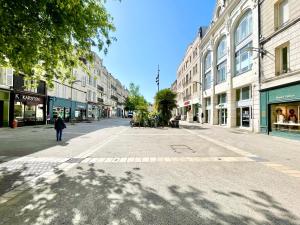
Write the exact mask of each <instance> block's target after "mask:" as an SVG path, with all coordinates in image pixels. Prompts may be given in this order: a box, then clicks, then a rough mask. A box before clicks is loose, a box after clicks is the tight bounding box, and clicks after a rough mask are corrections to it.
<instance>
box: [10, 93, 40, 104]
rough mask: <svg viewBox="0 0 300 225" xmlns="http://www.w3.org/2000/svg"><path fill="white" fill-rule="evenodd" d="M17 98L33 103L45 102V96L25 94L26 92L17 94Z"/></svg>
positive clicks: (17, 99) (20, 100)
mask: <svg viewBox="0 0 300 225" xmlns="http://www.w3.org/2000/svg"><path fill="white" fill-rule="evenodd" d="M15 100H16V101H17V102H27V103H33V104H41V103H43V102H44V100H43V98H41V97H37V96H32V95H24V94H16V95H15Z"/></svg>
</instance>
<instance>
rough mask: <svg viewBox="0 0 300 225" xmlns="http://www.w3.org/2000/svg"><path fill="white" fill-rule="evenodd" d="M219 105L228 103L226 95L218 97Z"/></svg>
mask: <svg viewBox="0 0 300 225" xmlns="http://www.w3.org/2000/svg"><path fill="white" fill-rule="evenodd" d="M218 103H219V104H223V103H226V93H224V94H219V95H218Z"/></svg>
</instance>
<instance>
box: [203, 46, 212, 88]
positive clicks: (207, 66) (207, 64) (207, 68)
mask: <svg viewBox="0 0 300 225" xmlns="http://www.w3.org/2000/svg"><path fill="white" fill-rule="evenodd" d="M210 88H211V52H208V53H207V55H206V57H205V59H204V89H205V90H207V89H210Z"/></svg>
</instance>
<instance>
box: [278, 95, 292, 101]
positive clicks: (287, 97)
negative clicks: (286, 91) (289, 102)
mask: <svg viewBox="0 0 300 225" xmlns="http://www.w3.org/2000/svg"><path fill="white" fill-rule="evenodd" d="M295 97H296V95H283V96H276V99H278V100H281V99H291V98H295Z"/></svg>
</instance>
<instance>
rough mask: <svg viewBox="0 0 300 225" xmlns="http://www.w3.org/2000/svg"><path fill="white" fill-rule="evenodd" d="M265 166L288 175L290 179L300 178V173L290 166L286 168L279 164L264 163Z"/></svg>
mask: <svg viewBox="0 0 300 225" xmlns="http://www.w3.org/2000/svg"><path fill="white" fill-rule="evenodd" d="M262 164H263V165H265V166H267V167H270V168H272V169H274V170H276V171H278V172H280V173H283V174H285V175H288V176H290V177H296V178H300V171H299V170H295V169H293V168H291V167H288V166H284V165H282V164H278V163H268V162H265V163H262Z"/></svg>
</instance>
